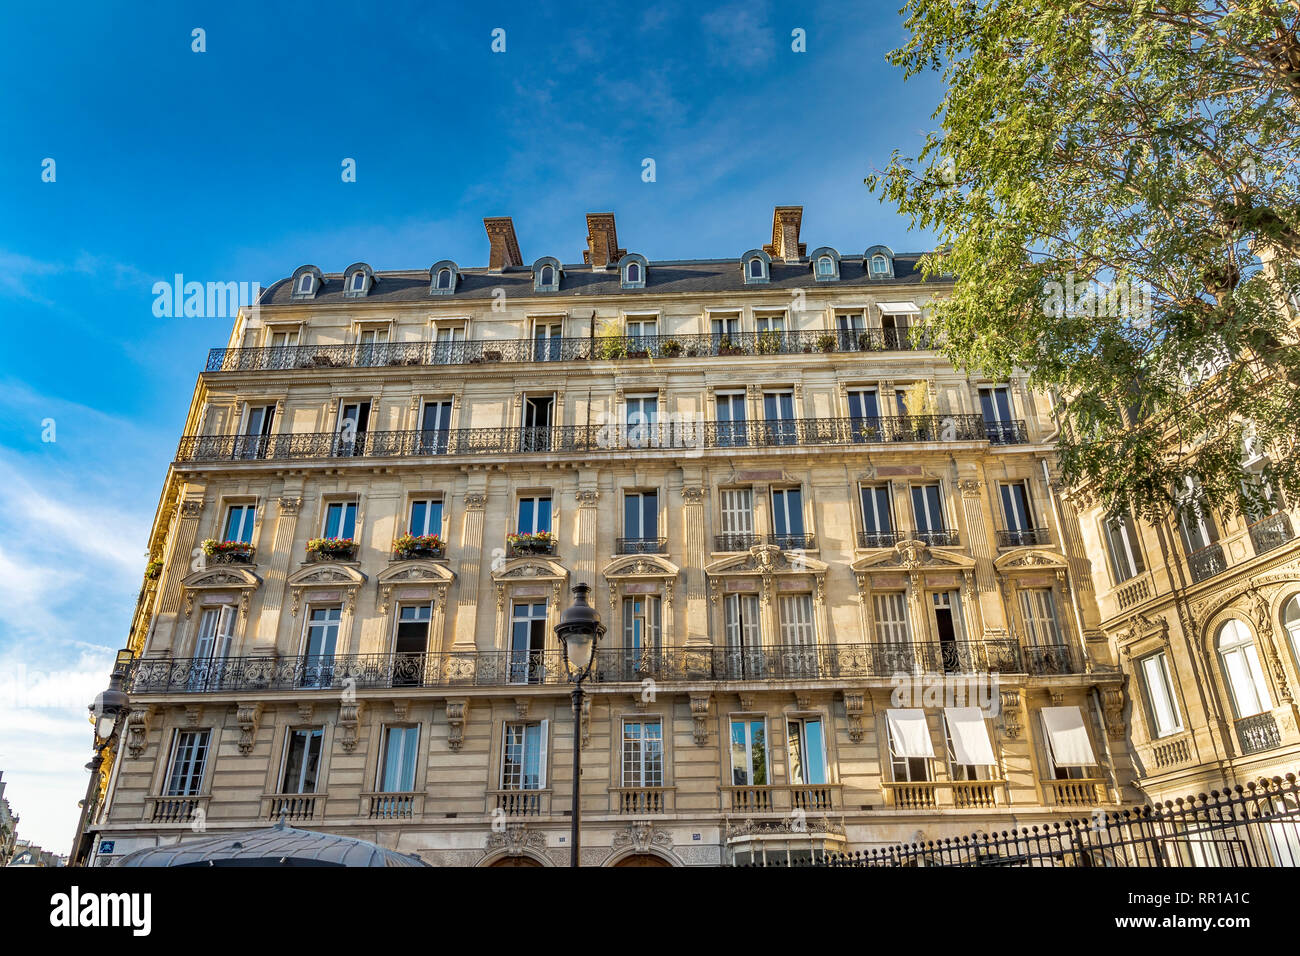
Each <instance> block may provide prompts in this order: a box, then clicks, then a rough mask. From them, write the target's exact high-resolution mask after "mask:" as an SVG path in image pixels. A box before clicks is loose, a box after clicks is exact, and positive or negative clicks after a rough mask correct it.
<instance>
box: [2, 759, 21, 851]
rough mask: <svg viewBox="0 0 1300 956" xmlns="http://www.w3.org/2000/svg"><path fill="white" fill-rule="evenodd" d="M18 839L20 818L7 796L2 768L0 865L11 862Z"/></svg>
mask: <svg viewBox="0 0 1300 956" xmlns="http://www.w3.org/2000/svg"><path fill="white" fill-rule="evenodd" d="M17 840H18V818H17V817H16V816H14V814H13V810H12V809H11V808H10V806H9V801H8V799H6V798H5V782H4V771H2V770H0V866H4V865H5V864H6V863H8V862H9V858H10V857H11V856H13V852H14V844H15V843H16V842H17Z"/></svg>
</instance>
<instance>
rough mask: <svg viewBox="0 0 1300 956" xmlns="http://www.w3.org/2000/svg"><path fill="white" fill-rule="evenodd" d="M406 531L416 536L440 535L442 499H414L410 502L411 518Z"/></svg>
mask: <svg viewBox="0 0 1300 956" xmlns="http://www.w3.org/2000/svg"><path fill="white" fill-rule="evenodd" d="M406 530H407V531H408V532H409V533H411V534H413V535H416V536H423V535H426V534H436V535H438V536H441V535H442V499H441V498H416V499H414V500H413V501H412V502H411V517H410V520H409V521H408V522H407V525H406Z"/></svg>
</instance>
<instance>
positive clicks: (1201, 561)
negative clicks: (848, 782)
mask: <svg viewBox="0 0 1300 956" xmlns="http://www.w3.org/2000/svg"><path fill="white" fill-rule="evenodd" d="M1187 569H1188V570H1189V571H1190V572H1191V573H1192V580H1193V581H1196V582H1198V583H1199V582H1201V581H1205V580H1207V579H1208V578H1212V577H1214V576H1215V575H1216V574H1222V573H1223V572H1224V571H1226V570H1228V561H1227V559H1226V558H1225V557H1224V556H1223V546H1222V545H1220V544H1212V545H1209V546H1208V547H1205V548H1201V549H1200V550H1199V551H1193V552H1192V553H1191V554H1189V555H1188V556H1187Z"/></svg>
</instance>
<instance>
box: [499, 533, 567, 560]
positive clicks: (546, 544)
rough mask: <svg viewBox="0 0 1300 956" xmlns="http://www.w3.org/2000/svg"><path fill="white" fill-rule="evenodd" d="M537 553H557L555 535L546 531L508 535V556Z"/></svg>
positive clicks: (523, 556) (524, 556)
mask: <svg viewBox="0 0 1300 956" xmlns="http://www.w3.org/2000/svg"><path fill="white" fill-rule="evenodd" d="M535 554H544V555H553V554H555V536H554V535H552V534H551V533H550V532H546V531H539V532H536V533H534V534H512V535H507V536H506V556H507V557H510V558H526V557H528V556H530V555H535Z"/></svg>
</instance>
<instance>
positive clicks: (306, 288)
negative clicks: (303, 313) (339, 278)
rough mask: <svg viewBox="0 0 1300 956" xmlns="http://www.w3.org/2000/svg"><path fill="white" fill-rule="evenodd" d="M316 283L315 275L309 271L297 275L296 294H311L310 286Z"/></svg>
mask: <svg viewBox="0 0 1300 956" xmlns="http://www.w3.org/2000/svg"><path fill="white" fill-rule="evenodd" d="M315 283H316V277H315V276H314V275H312V274H311V273H310V272H304V273H303V274H302V275H300V276H299V277H298V294H299V295H311V290H312V286H313V285H315Z"/></svg>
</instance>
